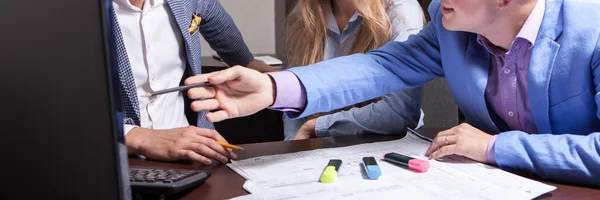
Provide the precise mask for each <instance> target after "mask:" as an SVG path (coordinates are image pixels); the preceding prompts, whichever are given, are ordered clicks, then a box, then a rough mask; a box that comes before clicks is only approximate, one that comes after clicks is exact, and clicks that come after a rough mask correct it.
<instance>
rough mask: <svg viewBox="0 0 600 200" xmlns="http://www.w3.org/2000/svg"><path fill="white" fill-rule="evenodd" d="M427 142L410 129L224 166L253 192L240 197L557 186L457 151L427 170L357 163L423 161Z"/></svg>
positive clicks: (466, 195) (519, 192)
mask: <svg viewBox="0 0 600 200" xmlns="http://www.w3.org/2000/svg"><path fill="white" fill-rule="evenodd" d="M429 144H430V142H429V141H425V140H423V139H420V138H418V137H417V136H415V135H413V134H412V133H409V134H408V135H407V136H406V137H404V138H403V139H400V140H394V141H386V142H376V143H368V144H360V145H355V146H348V147H340V148H327V149H317V150H311V151H303V152H296V153H289V154H279V155H272V156H262V157H256V158H250V159H245V160H240V161H233V162H232V163H231V164H228V165H227V166H229V167H230V168H231V169H232V170H234V171H235V172H237V173H238V174H240V175H241V176H242V177H244V178H246V179H247V181H246V183H245V184H244V189H245V190H246V191H248V192H250V193H252V195H247V196H243V197H240V199H309V198H310V199H366V198H368V199H376V198H381V199H398V198H402V199H406V198H410V199H461V200H468V199H490V200H493V199H532V198H535V197H537V196H540V195H542V194H544V193H547V192H550V191H553V190H555V189H556V187H554V186H550V185H546V184H543V183H540V182H537V181H533V180H530V179H526V178H523V177H520V176H517V175H514V174H511V173H508V172H505V171H502V170H500V169H498V168H496V167H493V166H489V165H484V164H481V163H477V162H474V161H472V160H469V159H466V158H464V157H458V156H453V157H449V158H446V159H444V160H442V161H436V160H429V162H430V165H431V166H430V168H429V171H427V172H425V173H417V172H414V171H411V170H409V169H405V168H402V167H398V166H396V165H392V164H390V163H387V162H385V161H382V160H378V161H377V163H378V165H379V167H380V169H381V171H382V174H381V177H380V178H379V179H378V180H368V179H367V178H366V175H365V174H364V171H363V169H362V167H361V163H362V157H366V156H373V157H375V158H381V157H382V156H383V155H384V154H385V153H389V152H396V153H400V154H404V155H407V156H411V157H414V158H420V159H425V160H427V158H426V157H424V156H423V155H424V154H425V151H426V150H427V148H428V147H429ZM330 159H341V160H342V165H341V167H340V170H339V172H338V177H337V180H336V182H335V183H331V184H326V183H320V182H319V181H318V180H319V177H320V175H321V173H322V172H323V169H324V168H325V166H326V165H327V163H328V161H329V160H330Z"/></svg>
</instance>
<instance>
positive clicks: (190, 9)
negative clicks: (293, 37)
mask: <svg viewBox="0 0 600 200" xmlns="http://www.w3.org/2000/svg"><path fill="white" fill-rule="evenodd" d="M110 12H112V15H111V16H112V18H111V24H112V27H111V28H112V34H113V35H112V36H113V38H114V45H115V47H116V49H115V50H116V58H115V59H116V60H117V65H118V66H115V68H117V70H116V71H118V77H117V78H118V80H116V82H117V83H119V94H118V95H119V97H120V99H121V101H120V102H119V103H120V104H121V107H122V113H123V132H124V134H125V144H126V145H127V150H128V153H130V154H136V155H143V156H145V157H147V158H150V159H154V160H161V161H174V160H192V161H196V162H199V163H203V164H207V165H208V164H211V163H212V162H213V160H217V161H220V162H228V160H229V158H235V157H236V155H235V154H234V153H232V152H230V151H228V150H227V149H225V148H223V147H222V146H220V145H219V144H218V143H217V142H216V140H220V141H223V142H226V140H225V138H223V137H222V136H221V135H220V134H219V133H218V132H217V131H215V130H214V129H215V128H214V125H213V123H211V122H209V121H207V120H206V118H205V117H204V115H205V114H206V112H199V113H197V118H196V117H190V119H189V121H188V118H187V115H186V112H185V108H186V107H187V106H189V103H188V104H186V101H185V99H184V97H185V95H184V93H183V92H179V93H170V94H165V95H159V96H156V97H151V98H147V97H143V95H144V94H145V93H147V92H153V91H158V90H163V89H167V88H172V87H176V86H179V85H180V83H181V82H182V80H183V79H185V78H187V77H188V76H189V75H196V74H201V73H202V70H201V66H202V65H201V63H200V56H201V54H200V35H202V36H203V37H204V39H205V40H206V41H207V42H208V44H210V46H211V47H212V48H213V49H214V50H215V51H216V52H217V53H218V54H219V56H220V57H221V58H223V60H224V61H225V62H226V63H227V64H230V65H244V66H247V67H249V68H253V69H256V70H261V71H272V70H273V68H272V67H270V66H268V65H266V64H265V63H264V62H261V61H258V60H256V59H254V56H253V55H252V54H251V53H250V51H249V50H248V47H247V46H246V44H245V43H244V40H243V38H242V35H241V33H240V31H239V30H238V29H237V27H236V25H235V23H234V22H233V19H232V18H231V17H230V16H229V14H227V12H226V11H225V9H224V8H223V7H222V6H221V4H220V3H219V1H217V0H153V1H147V0H112V9H111V10H110ZM188 74H189V75H188Z"/></svg>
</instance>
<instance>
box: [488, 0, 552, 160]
mask: <svg viewBox="0 0 600 200" xmlns="http://www.w3.org/2000/svg"><path fill="white" fill-rule="evenodd" d="M545 3H546V1H545V0H538V1H537V3H536V4H535V7H534V8H533V10H532V11H531V14H529V17H528V18H527V20H526V21H525V24H523V27H522V28H521V30H520V31H519V33H518V34H517V37H516V38H515V40H514V41H513V43H512V45H511V47H510V50H509V51H508V52H506V51H504V50H503V49H502V48H500V47H497V46H495V45H494V44H492V43H490V41H489V40H487V39H486V38H485V37H483V36H481V35H479V36H477V42H479V43H480V44H481V45H483V46H484V47H485V48H486V49H487V50H488V52H490V57H491V65H490V71H489V76H488V82H487V86H486V88H485V99H486V101H487V104H488V109H490V115H492V119H495V120H494V123H495V124H496V126H498V128H500V131H502V132H504V131H510V130H519V131H523V132H526V133H530V134H531V133H537V127H536V126H535V121H534V119H533V115H532V112H531V107H530V105H529V95H528V93H527V73H528V69H529V60H530V57H531V51H532V49H533V44H535V39H536V37H537V35H538V32H539V29H540V26H541V25H542V19H543V17H544V10H545V7H546V5H545ZM500 120H501V121H500ZM495 141H496V136H494V137H493V138H492V140H490V142H489V143H488V149H487V159H488V162H490V163H494V164H495V163H496V159H495V153H494V146H495Z"/></svg>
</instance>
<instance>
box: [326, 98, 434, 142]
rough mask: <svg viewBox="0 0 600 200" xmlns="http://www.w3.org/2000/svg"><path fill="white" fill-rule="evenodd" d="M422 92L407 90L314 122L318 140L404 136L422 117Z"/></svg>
mask: <svg viewBox="0 0 600 200" xmlns="http://www.w3.org/2000/svg"><path fill="white" fill-rule="evenodd" d="M422 98H423V88H422V87H418V88H410V89H406V90H400V91H396V92H393V93H390V94H387V95H385V96H384V97H383V99H381V100H380V101H378V102H375V103H371V104H369V105H366V106H365V107H362V108H352V109H350V110H348V111H342V112H337V113H333V114H330V115H325V116H321V117H319V118H317V121H316V122H315V134H316V135H317V136H318V137H326V136H342V135H358V134H362V133H377V134H404V133H406V131H407V129H406V128H407V127H410V128H413V129H414V128H415V127H416V126H417V124H418V122H419V118H420V116H421V111H420V107H421V99H422Z"/></svg>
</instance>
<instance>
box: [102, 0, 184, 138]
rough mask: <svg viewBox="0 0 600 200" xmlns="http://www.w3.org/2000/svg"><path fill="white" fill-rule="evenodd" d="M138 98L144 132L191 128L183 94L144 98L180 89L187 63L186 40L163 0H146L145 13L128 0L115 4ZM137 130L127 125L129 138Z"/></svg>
mask: <svg viewBox="0 0 600 200" xmlns="http://www.w3.org/2000/svg"><path fill="white" fill-rule="evenodd" d="M113 7H114V9H115V12H116V14H117V20H118V23H119V26H120V28H121V32H122V34H123V40H124V43H125V49H126V50H127V55H128V57H129V62H130V64H131V70H132V72H133V78H134V81H135V86H136V90H137V94H138V100H139V103H140V105H139V107H140V123H141V127H143V128H150V129H170V128H178V127H184V126H188V125H189V123H188V121H187V118H186V116H185V112H184V109H185V107H184V106H185V105H184V101H183V94H182V93H181V92H178V93H168V94H163V95H159V96H157V97H152V98H146V97H141V96H142V95H144V94H146V93H147V92H152V91H157V90H162V89H167V88H172V87H177V86H179V84H180V82H181V79H182V78H183V73H184V71H185V69H186V65H187V60H186V54H185V49H184V46H183V45H184V43H183V38H182V35H181V33H180V30H179V27H178V26H177V23H176V22H175V19H174V17H173V15H172V14H171V13H170V9H169V7H168V5H167V4H166V3H165V1H164V0H146V2H145V3H144V6H143V9H139V8H138V7H135V6H133V5H132V4H131V3H130V2H129V0H113ZM134 127H135V126H132V125H127V124H125V125H124V126H123V129H124V130H123V131H124V133H125V134H127V133H128V132H129V131H130V130H131V129H132V128H134Z"/></svg>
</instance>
